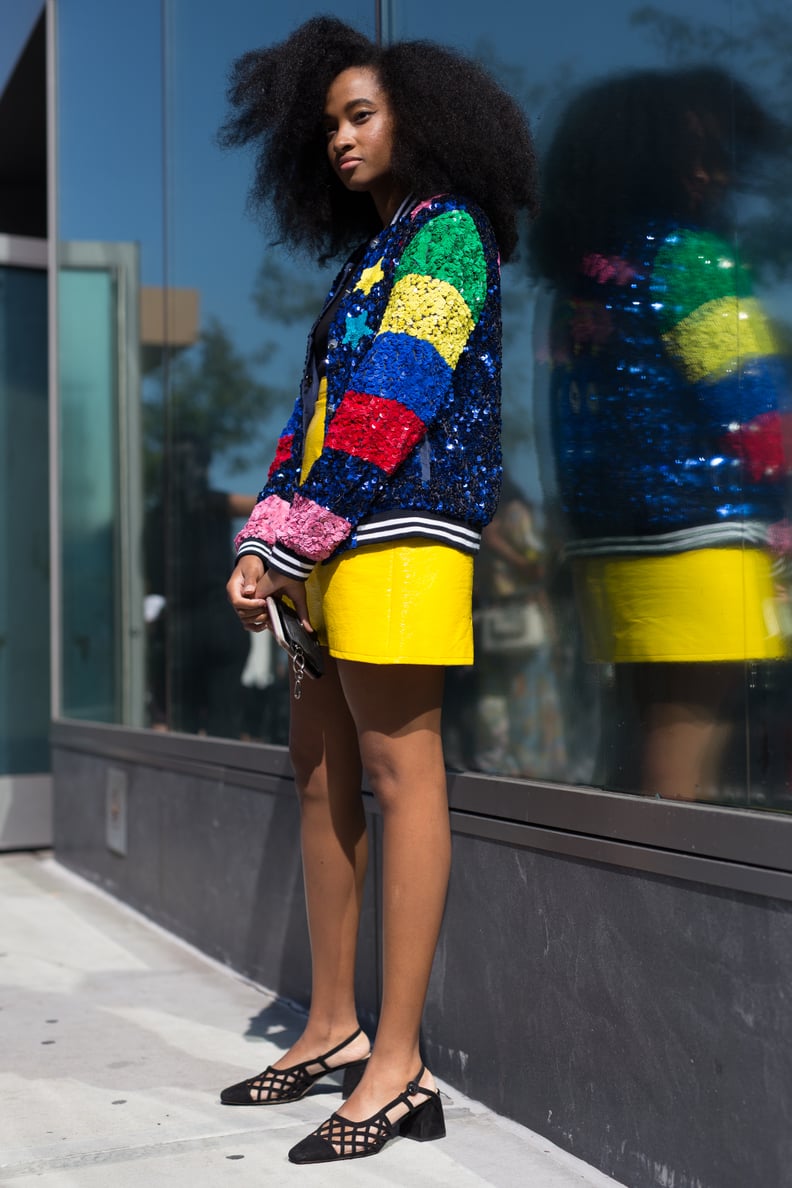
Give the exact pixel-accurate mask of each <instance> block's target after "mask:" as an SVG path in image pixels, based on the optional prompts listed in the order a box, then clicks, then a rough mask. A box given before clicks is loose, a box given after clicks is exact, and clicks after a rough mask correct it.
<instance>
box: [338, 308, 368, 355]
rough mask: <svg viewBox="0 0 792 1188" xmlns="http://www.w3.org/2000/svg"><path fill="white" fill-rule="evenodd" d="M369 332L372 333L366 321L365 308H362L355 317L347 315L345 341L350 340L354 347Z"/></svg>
mask: <svg viewBox="0 0 792 1188" xmlns="http://www.w3.org/2000/svg"><path fill="white" fill-rule="evenodd" d="M367 334H371V329H370V327H369V324H368V322H367V321H366V311H365V310H362V311H361V312H360V313H359V314H355V316H354V317H347V320H346V330H345V331H344V342H348V343H350V344H351V345H352V346H353V347H356V346H357V344H358V343H359V342H360V340H361V338H365V337H366V335H367Z"/></svg>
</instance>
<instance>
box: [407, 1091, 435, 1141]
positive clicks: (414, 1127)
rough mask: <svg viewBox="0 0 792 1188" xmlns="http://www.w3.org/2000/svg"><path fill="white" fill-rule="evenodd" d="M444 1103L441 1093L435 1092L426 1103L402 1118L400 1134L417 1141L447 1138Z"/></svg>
mask: <svg viewBox="0 0 792 1188" xmlns="http://www.w3.org/2000/svg"><path fill="white" fill-rule="evenodd" d="M445 1132H446V1128H445V1118H444V1117H443V1103H442V1102H441V1100H440V1095H439V1093H433V1094H432V1096H431V1097H430V1098H428V1100H427V1101H426V1104H425V1105H422V1106H418V1109H417V1110H413V1112H412V1113H411V1114H408V1115H407V1117H406V1118H403V1119H402V1122H401V1125H400V1127H399V1134H400V1135H401V1136H402V1138H408V1139H415V1141H416V1142H417V1143H429V1142H431V1141H432V1140H433V1139H441V1138H445Z"/></svg>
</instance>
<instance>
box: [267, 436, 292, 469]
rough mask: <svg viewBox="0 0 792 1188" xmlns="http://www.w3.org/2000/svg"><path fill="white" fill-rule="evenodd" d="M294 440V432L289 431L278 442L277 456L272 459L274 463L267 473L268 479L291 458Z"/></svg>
mask: <svg viewBox="0 0 792 1188" xmlns="http://www.w3.org/2000/svg"><path fill="white" fill-rule="evenodd" d="M293 441H294V434H293V433H287V434H286V435H285V436H284V437H282V438H281V439H280V441H279V442H278V448H277V449H276V450H275V457H274V458H273V459H272V465H271V466H270V468H269V473H268V474H267V481H269V480H270V479H271V478H272V476H273V474H274V473H275V471H276V470H278V469H279V467H281V466H282V465H283V463H284V462H286V461H288V459H289V458H291V449H292V442H293Z"/></svg>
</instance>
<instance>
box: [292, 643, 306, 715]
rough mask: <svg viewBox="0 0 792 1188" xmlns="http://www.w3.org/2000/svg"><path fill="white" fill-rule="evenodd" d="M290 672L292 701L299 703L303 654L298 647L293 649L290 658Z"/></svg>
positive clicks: (303, 663)
mask: <svg viewBox="0 0 792 1188" xmlns="http://www.w3.org/2000/svg"><path fill="white" fill-rule="evenodd" d="M292 672H293V674H294V700H295V701H299V700H300V698H301V697H302V683H303V677H304V676H305V654H304V652H303V650H302V648H301V647H300V646H299V645H298V646H297V647H295V649H294V655H293V656H292Z"/></svg>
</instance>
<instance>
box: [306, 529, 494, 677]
mask: <svg viewBox="0 0 792 1188" xmlns="http://www.w3.org/2000/svg"><path fill="white" fill-rule="evenodd" d="M306 594H307V597H308V613H309V615H310V619H311V624H312V626H313V627H314V629H315V630H316V631H317V633H318V635H319V639H320V641H321V642H322V643H323V644H324V645H325V647H327V648H328V649H329V651H330V655H331V656H335V657H336V658H337V659H339V660H361V661H364V662H365V663H368V664H441V665H450V664H472V663H473V622H472V615H471V605H472V596H473V558H472V557H470V556H468V555H467V554H466V553H461V552H460V551H459V550H458V549H453V548H449V547H448V546H446V545H439V544H434V543H433V542H432V541H430V540H424V539H421V538H420V537H410V538H409V539H408V540H404V541H401V542H400V543H399V544H376V545H364V546H363V547H362V548H359V549H350V550H349V551H348V552H346V553H342V554H341V555H340V556H339V557H336V558H335V560H333V561H331V562H329V564H327V565H317V566H316V568H315V569H314V571H313V573H312V574H311V576H310V577H309V579H308V582H307V586H306Z"/></svg>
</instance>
